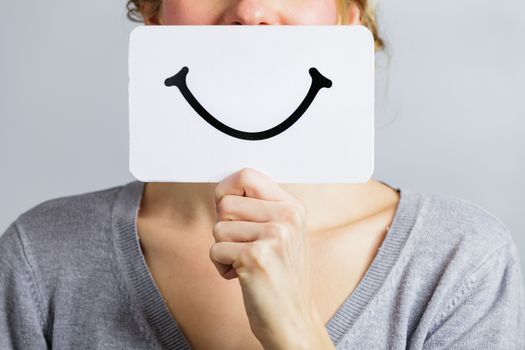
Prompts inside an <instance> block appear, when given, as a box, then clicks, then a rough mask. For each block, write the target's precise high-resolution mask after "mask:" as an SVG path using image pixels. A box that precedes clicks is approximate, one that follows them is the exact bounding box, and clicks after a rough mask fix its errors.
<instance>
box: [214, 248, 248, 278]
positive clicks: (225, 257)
mask: <svg viewBox="0 0 525 350" xmlns="http://www.w3.org/2000/svg"><path fill="white" fill-rule="evenodd" d="M246 244H251V243H239V242H219V243H215V244H214V245H212V247H211V248H210V253H209V255H210V259H211V261H212V262H213V264H214V265H215V267H216V268H217V271H219V274H220V275H221V276H223V277H224V278H226V279H232V278H235V277H237V273H236V272H235V268H237V267H239V266H238V263H236V264H235V266H233V265H234V263H235V262H236V261H237V262H239V261H240V259H239V257H240V254H241V252H242V250H243V249H246V246H245V245H246Z"/></svg>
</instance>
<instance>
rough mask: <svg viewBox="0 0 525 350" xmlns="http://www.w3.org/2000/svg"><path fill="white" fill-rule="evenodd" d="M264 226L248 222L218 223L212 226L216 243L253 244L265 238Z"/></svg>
mask: <svg viewBox="0 0 525 350" xmlns="http://www.w3.org/2000/svg"><path fill="white" fill-rule="evenodd" d="M264 225H265V224H260V223H257V222H250V221H219V222H217V223H216V224H215V226H213V237H214V238H215V241H216V242H253V241H256V240H259V239H262V238H265V232H266V231H267V229H266V227H265V226H264Z"/></svg>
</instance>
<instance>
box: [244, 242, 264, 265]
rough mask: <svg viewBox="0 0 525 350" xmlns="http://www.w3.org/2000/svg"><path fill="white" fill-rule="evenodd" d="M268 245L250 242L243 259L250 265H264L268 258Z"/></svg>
mask: <svg viewBox="0 0 525 350" xmlns="http://www.w3.org/2000/svg"><path fill="white" fill-rule="evenodd" d="M268 255H269V252H268V246H267V245H266V244H262V243H260V244H252V245H251V246H250V248H249V249H246V251H245V259H246V260H247V261H248V262H249V265H250V266H256V267H264V266H266V263H267V260H268Z"/></svg>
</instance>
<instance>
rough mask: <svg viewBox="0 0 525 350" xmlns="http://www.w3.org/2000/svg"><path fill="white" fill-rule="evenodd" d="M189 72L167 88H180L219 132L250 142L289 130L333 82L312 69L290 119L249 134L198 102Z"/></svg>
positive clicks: (169, 80) (185, 70)
mask: <svg viewBox="0 0 525 350" xmlns="http://www.w3.org/2000/svg"><path fill="white" fill-rule="evenodd" d="M188 72H189V68H188V67H183V68H182V69H181V70H180V71H179V72H178V73H177V74H175V75H174V76H172V77H170V78H167V79H166V80H165V81H164V85H166V86H167V87H170V86H176V87H177V88H179V90H180V92H181V94H182V96H183V97H184V98H185V99H186V101H187V102H188V103H189V104H190V106H191V107H192V108H193V109H194V110H195V112H197V113H198V114H199V115H200V116H201V117H202V118H203V119H204V120H205V121H206V122H208V123H209V124H210V125H211V126H213V127H214V128H216V129H217V130H219V131H221V132H223V133H225V134H227V135H230V136H232V137H235V138H238V139H243V140H250V141H257V140H264V139H269V138H271V137H274V136H276V135H279V134H280V133H282V132H284V131H285V130H287V129H288V128H289V127H291V126H292V125H293V124H294V123H295V122H296V121H298V120H299V118H301V117H302V116H303V114H304V112H306V110H307V109H308V107H310V105H311V104H312V102H313V100H314V99H315V96H316V95H317V93H318V92H319V91H320V90H321V89H322V88H330V87H331V86H332V81H331V80H330V79H328V78H326V77H325V76H323V75H322V74H321V73H320V72H319V71H318V70H317V69H316V68H313V67H312V68H310V69H309V70H308V73H310V76H311V77H312V84H311V85H310V89H309V90H308V92H307V94H306V96H305V98H304V100H303V101H302V102H301V104H300V105H299V107H297V109H296V110H295V111H294V112H293V113H292V114H291V115H290V116H289V117H288V118H286V119H285V120H284V121H282V122H281V123H279V124H278V125H276V126H274V127H272V128H270V129H267V130H263V131H256V132H249V131H242V130H237V129H234V128H232V127H229V126H228V125H226V124H224V123H222V122H221V121H219V120H218V119H216V118H215V117H214V116H212V115H211V114H210V113H208V111H207V110H206V109H205V108H204V107H203V106H202V105H201V104H200V103H199V101H197V99H196V98H195V96H193V94H192V93H191V91H190V89H189V88H188V84H187V82H186V76H187V75H188Z"/></svg>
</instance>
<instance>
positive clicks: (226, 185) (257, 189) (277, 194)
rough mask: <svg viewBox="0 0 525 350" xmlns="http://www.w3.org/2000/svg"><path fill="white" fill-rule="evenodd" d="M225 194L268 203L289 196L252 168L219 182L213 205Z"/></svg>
mask: <svg viewBox="0 0 525 350" xmlns="http://www.w3.org/2000/svg"><path fill="white" fill-rule="evenodd" d="M227 194H233V195H237V196H247V197H252V198H258V199H264V200H270V201H279V200H286V199H289V198H290V196H291V194H289V193H288V192H286V191H284V190H283V189H282V188H281V187H280V186H279V184H277V183H276V182H275V181H273V180H272V179H271V178H270V177H268V176H267V175H265V174H263V173H261V172H260V171H258V170H255V169H252V168H243V169H241V170H239V171H237V172H235V173H233V174H231V175H229V176H228V177H226V178H225V179H224V180H222V181H221V182H219V183H218V184H217V186H216V187H215V204H216V205H217V204H218V203H219V202H220V200H221V199H222V197H224V196H225V195H227Z"/></svg>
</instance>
